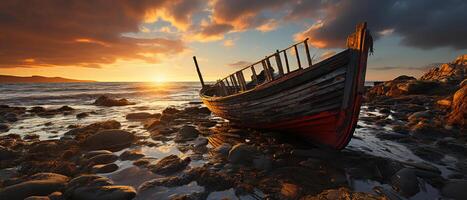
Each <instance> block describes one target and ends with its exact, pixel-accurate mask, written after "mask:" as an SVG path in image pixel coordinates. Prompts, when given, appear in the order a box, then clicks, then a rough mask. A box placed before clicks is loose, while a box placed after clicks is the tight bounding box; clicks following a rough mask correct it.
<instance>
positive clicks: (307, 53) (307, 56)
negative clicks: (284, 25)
mask: <svg viewBox="0 0 467 200" xmlns="http://www.w3.org/2000/svg"><path fill="white" fill-rule="evenodd" d="M303 43H304V44H305V50H306V58H307V60H308V67H311V66H312V65H313V63H312V60H311V56H310V49H309V48H308V38H307V39H306V40H305V41H304V42H303Z"/></svg>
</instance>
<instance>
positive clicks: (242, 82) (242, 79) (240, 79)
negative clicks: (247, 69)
mask: <svg viewBox="0 0 467 200" xmlns="http://www.w3.org/2000/svg"><path fill="white" fill-rule="evenodd" d="M236 75H237V80H238V84H239V85H240V90H241V91H245V90H246V82H245V77H243V72H242V71H238V72H237V73H236Z"/></svg>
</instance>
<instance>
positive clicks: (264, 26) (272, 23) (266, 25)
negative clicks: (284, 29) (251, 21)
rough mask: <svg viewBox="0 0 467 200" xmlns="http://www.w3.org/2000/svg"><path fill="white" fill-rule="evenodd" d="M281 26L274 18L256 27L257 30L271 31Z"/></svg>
mask: <svg viewBox="0 0 467 200" xmlns="http://www.w3.org/2000/svg"><path fill="white" fill-rule="evenodd" d="M278 26H279V23H278V22H277V21H276V20H274V19H271V20H268V21H267V22H266V23H264V24H262V25H260V26H258V27H256V30H258V31H261V32H269V31H272V30H275V29H276V28H277V27H278Z"/></svg>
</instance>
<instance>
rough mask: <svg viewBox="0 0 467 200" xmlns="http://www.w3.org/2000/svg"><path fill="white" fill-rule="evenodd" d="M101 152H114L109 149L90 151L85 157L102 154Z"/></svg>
mask: <svg viewBox="0 0 467 200" xmlns="http://www.w3.org/2000/svg"><path fill="white" fill-rule="evenodd" d="M101 154H112V152H111V151H108V150H96V151H88V152H86V153H85V154H84V155H83V158H85V159H89V158H92V157H94V156H97V155H101Z"/></svg>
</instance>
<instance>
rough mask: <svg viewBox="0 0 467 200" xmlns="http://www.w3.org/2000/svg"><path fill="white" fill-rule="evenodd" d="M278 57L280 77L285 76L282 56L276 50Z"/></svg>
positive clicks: (277, 63)
mask: <svg viewBox="0 0 467 200" xmlns="http://www.w3.org/2000/svg"><path fill="white" fill-rule="evenodd" d="M274 57H276V65H277V69H279V77H280V76H284V69H283V68H282V61H281V56H280V54H279V50H276V54H275V55H274Z"/></svg>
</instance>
